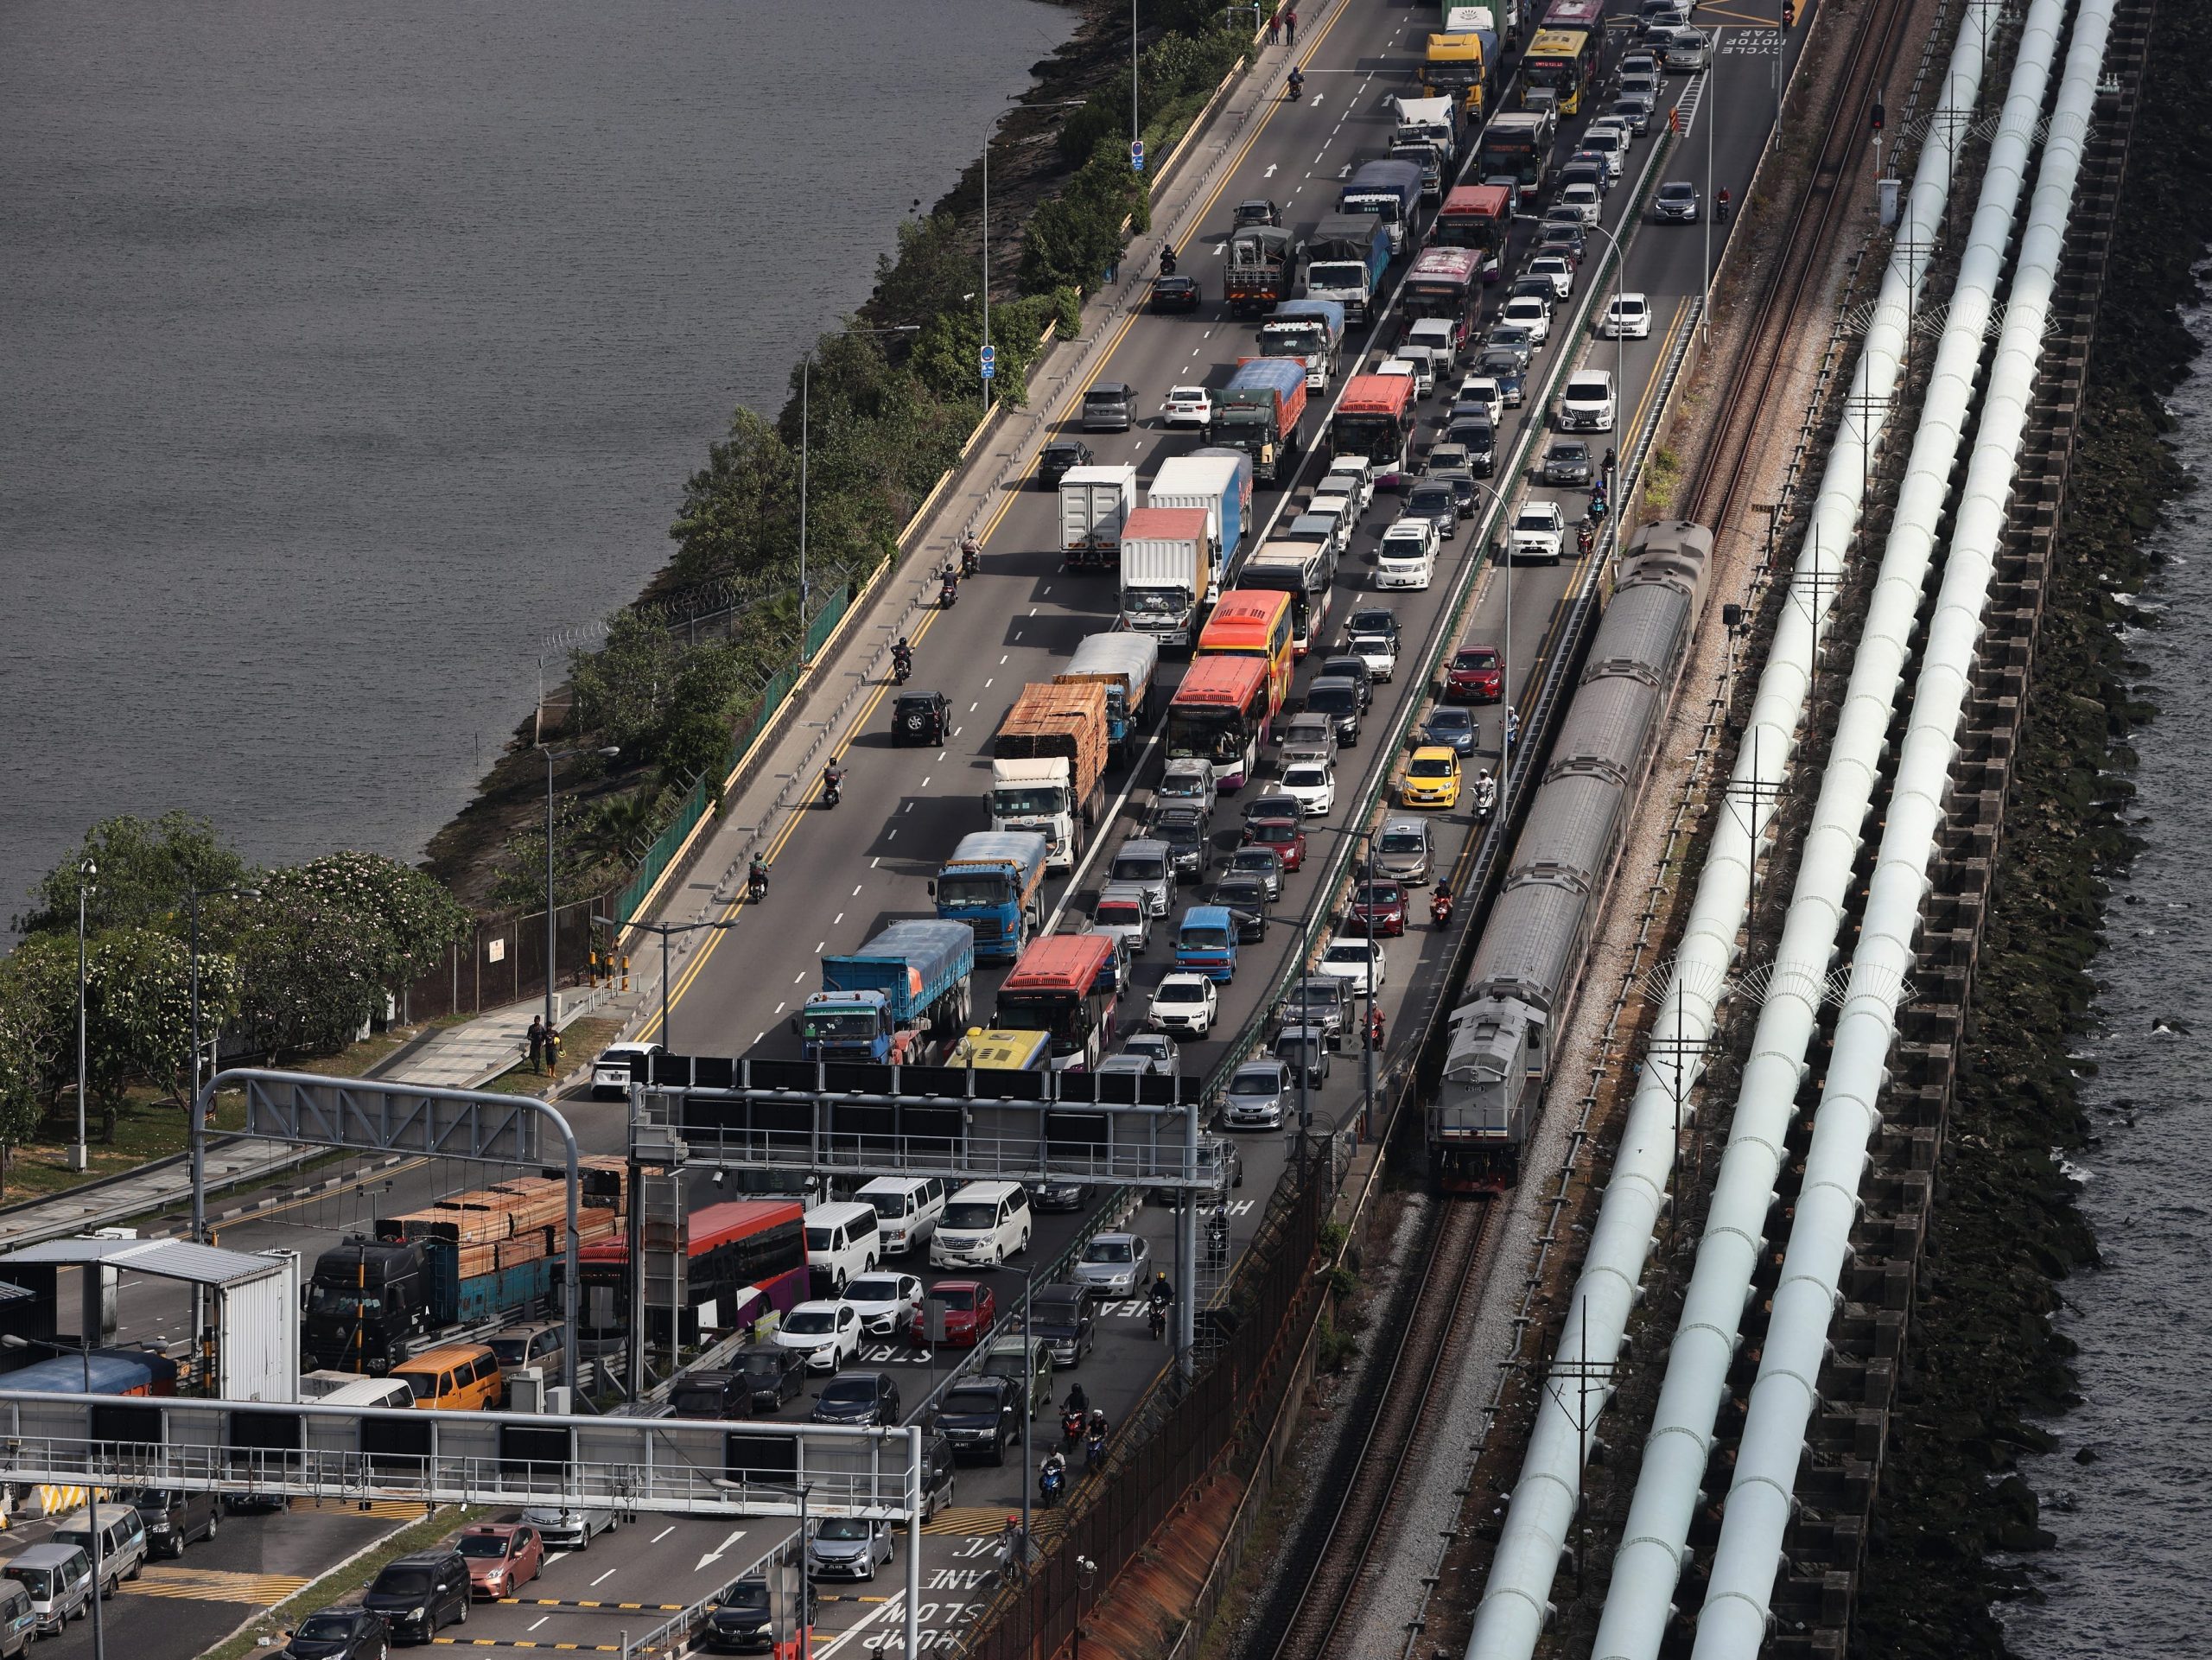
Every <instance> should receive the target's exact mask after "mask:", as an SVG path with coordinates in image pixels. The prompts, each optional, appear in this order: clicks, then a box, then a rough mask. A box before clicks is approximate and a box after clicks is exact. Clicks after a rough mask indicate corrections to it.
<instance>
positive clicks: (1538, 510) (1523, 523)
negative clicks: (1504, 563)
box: [1511, 501, 1567, 565]
mask: <svg viewBox="0 0 2212 1660" xmlns="http://www.w3.org/2000/svg"><path fill="white" fill-rule="evenodd" d="M1566 548H1567V515H1566V514H1564V513H1562V512H1560V510H1559V503H1557V502H1555V501H1524V502H1522V504H1521V511H1520V512H1517V513H1516V514H1515V515H1514V516H1513V543H1512V554H1511V557H1512V560H1513V563H1515V564H1516V565H1517V564H1519V563H1522V561H1523V560H1529V559H1540V560H1541V561H1542V562H1543V563H1546V564H1548V565H1555V564H1557V563H1559V561H1560V554H1561V553H1563V552H1564V551H1565V550H1566Z"/></svg>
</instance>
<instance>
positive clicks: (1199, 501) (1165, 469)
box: [1144, 445, 1252, 605]
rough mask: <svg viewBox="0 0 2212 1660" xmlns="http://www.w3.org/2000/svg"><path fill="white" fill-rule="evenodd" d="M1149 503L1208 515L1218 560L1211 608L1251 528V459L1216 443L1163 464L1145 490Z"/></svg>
mask: <svg viewBox="0 0 2212 1660" xmlns="http://www.w3.org/2000/svg"><path fill="white" fill-rule="evenodd" d="M1144 505H1145V506H1147V507H1197V508H1199V509H1202V510H1203V511H1204V512H1205V516H1206V533H1207V534H1208V535H1209V536H1210V537H1212V539H1213V561H1212V565H1211V569H1210V570H1209V571H1208V573H1207V576H1206V591H1205V595H1204V603H1205V604H1207V605H1211V604H1212V603H1213V602H1214V601H1216V600H1217V599H1219V598H1220V597H1221V575H1222V571H1223V569H1224V567H1226V566H1227V564H1228V563H1229V562H1230V560H1232V559H1234V558H1236V555H1237V551H1238V550H1240V549H1241V548H1243V545H1244V536H1245V532H1246V531H1249V530H1250V529H1251V527H1252V458H1251V457H1250V456H1249V455H1246V454H1245V453H1244V452H1243V450H1241V449H1232V448H1227V447H1225V446H1222V445H1216V446H1213V447H1211V448H1206V449H1199V450H1194V451H1192V453H1191V454H1190V455H1178V456H1176V457H1175V458H1174V459H1173V460H1172V461H1162V462H1161V463H1160V471H1159V472H1157V473H1155V474H1154V475H1153V480H1152V486H1151V487H1150V488H1149V489H1147V491H1146V492H1145V497H1144Z"/></svg>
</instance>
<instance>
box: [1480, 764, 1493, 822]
mask: <svg viewBox="0 0 2212 1660" xmlns="http://www.w3.org/2000/svg"><path fill="white" fill-rule="evenodd" d="M1496 811H1497V780H1496V779H1492V778H1491V775H1490V774H1489V773H1484V774H1483V775H1482V776H1481V777H1480V778H1478V779H1476V780H1475V819H1476V822H1477V823H1478V824H1479V823H1481V822H1482V821H1483V820H1484V819H1487V818H1488V817H1490V816H1491V814H1492V813H1494V812H1496Z"/></svg>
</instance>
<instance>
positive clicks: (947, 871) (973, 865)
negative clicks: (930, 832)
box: [930, 830, 1051, 963]
mask: <svg viewBox="0 0 2212 1660" xmlns="http://www.w3.org/2000/svg"><path fill="white" fill-rule="evenodd" d="M1050 852H1051V849H1050V848H1049V847H1048V846H1047V845H1046V841H1045V838H1044V837H1043V836H1039V834H1038V833H1037V832H1036V831H1035V830H977V831H976V832H974V833H973V834H972V835H969V836H962V837H961V838H960V840H959V842H958V843H956V844H955V845H954V847H953V849H952V856H951V857H950V859H947V860H946V861H945V862H944V864H943V865H942V866H940V867H939V868H938V873H937V880H936V881H933V882H931V884H930V894H931V897H932V898H934V899H935V900H937V913H938V919H939V920H941V921H944V922H957V923H963V924H964V925H966V926H967V928H968V929H969V932H971V933H973V934H974V935H975V937H976V961H977V962H979V963H1011V962H1013V961H1014V958H1015V957H1019V956H1020V955H1021V948H1022V947H1023V946H1024V945H1027V944H1028V943H1029V941H1030V938H1031V937H1032V936H1033V935H1034V934H1035V933H1036V932H1037V930H1038V928H1039V926H1041V925H1042V924H1043V920H1044V913H1045V911H1044V907H1045V862H1046V857H1047V856H1048V855H1049V854H1050Z"/></svg>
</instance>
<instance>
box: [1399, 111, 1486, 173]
mask: <svg viewBox="0 0 2212 1660" xmlns="http://www.w3.org/2000/svg"><path fill="white" fill-rule="evenodd" d="M1467 130H1468V129H1467V124H1466V122H1465V120H1464V119H1463V118H1462V117H1461V114H1460V109H1459V104H1458V102H1457V101H1456V100H1454V99H1449V98H1401V99H1399V100H1398V124H1397V126H1396V127H1395V129H1394V130H1392V132H1391V134H1390V142H1391V143H1393V144H1394V145H1395V144H1405V143H1424V144H1433V145H1435V146H1436V148H1437V150H1438V152H1439V153H1440V155H1441V156H1443V158H1444V160H1445V162H1446V164H1447V165H1448V164H1451V163H1454V162H1458V161H1459V157H1460V155H1461V152H1462V151H1463V149H1465V144H1466V142H1467Z"/></svg>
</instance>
